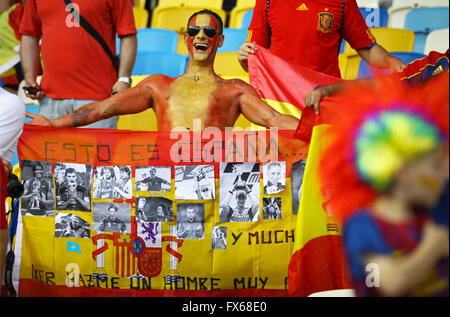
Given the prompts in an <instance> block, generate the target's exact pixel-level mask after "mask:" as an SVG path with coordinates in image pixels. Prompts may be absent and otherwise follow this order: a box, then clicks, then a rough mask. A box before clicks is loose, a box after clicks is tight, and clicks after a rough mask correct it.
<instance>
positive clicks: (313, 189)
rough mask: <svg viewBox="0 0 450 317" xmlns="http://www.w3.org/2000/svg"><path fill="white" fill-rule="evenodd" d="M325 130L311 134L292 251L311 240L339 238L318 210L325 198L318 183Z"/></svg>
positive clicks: (334, 225) (326, 216) (325, 141)
mask: <svg viewBox="0 0 450 317" xmlns="http://www.w3.org/2000/svg"><path fill="white" fill-rule="evenodd" d="M328 127H329V126H328V125H324V124H322V125H319V126H316V127H314V130H313V134H312V138H311V144H310V147H309V152H308V164H306V168H305V174H304V177H303V185H302V195H301V198H300V208H299V212H298V217H297V225H296V239H295V245H294V250H295V251H296V250H300V249H301V248H303V246H304V245H305V244H306V243H307V242H308V241H310V240H312V239H314V238H317V237H320V236H324V235H339V234H340V230H339V228H338V227H337V225H336V223H335V222H334V221H333V219H332V218H330V217H329V215H328V213H327V212H326V211H325V210H324V209H323V207H322V204H323V203H324V201H325V197H324V196H323V195H322V193H321V190H320V187H321V186H320V182H319V162H320V157H321V155H322V152H323V151H324V149H325V148H326V145H327V139H326V138H324V137H323V135H324V132H325V131H326V129H328Z"/></svg>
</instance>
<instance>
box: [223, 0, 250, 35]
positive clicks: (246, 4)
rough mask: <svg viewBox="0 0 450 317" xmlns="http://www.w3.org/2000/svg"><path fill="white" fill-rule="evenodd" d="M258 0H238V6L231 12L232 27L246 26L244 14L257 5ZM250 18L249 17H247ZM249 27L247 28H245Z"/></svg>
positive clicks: (230, 24)
mask: <svg viewBox="0 0 450 317" xmlns="http://www.w3.org/2000/svg"><path fill="white" fill-rule="evenodd" d="M255 2H256V0H237V1H236V6H235V7H234V8H233V9H232V10H231V12H230V23H229V27H230V28H245V26H244V23H243V22H244V16H245V15H246V14H247V12H248V11H249V10H252V9H253V8H254V7H255ZM246 19H248V17H246ZM245 29H247V28H245Z"/></svg>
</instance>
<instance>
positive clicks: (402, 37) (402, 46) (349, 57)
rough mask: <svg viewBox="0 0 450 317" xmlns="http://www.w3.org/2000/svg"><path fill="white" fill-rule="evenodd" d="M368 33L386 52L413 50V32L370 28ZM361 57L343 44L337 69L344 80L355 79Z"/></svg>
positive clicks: (346, 44) (347, 45)
mask: <svg viewBox="0 0 450 317" xmlns="http://www.w3.org/2000/svg"><path fill="white" fill-rule="evenodd" d="M370 31H371V32H372V34H373V35H374V36H375V38H376V39H377V43H378V44H380V45H381V46H382V47H384V48H385V49H386V50H387V51H388V52H412V51H413V48H414V40H415V35H414V32H412V31H410V30H405V29H395V28H371V29H370ZM360 62H361V57H360V56H359V55H358V53H357V52H356V50H354V49H353V48H351V46H350V45H349V44H348V42H347V43H345V49H344V53H343V54H340V56H339V68H340V69H341V76H342V78H344V79H355V78H356V77H357V76H358V69H359V63H360Z"/></svg>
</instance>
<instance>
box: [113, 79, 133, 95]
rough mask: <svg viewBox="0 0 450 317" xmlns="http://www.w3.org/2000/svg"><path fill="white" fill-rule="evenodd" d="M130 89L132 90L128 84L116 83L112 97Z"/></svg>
mask: <svg viewBox="0 0 450 317" xmlns="http://www.w3.org/2000/svg"><path fill="white" fill-rule="evenodd" d="M128 88H130V85H129V84H127V83H125V82H123V81H116V83H115V84H114V86H113V88H112V93H111V95H114V94H116V93H118V92H121V91H123V90H125V89H128Z"/></svg>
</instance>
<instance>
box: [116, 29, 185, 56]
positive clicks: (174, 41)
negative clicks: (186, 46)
mask: <svg viewBox="0 0 450 317" xmlns="http://www.w3.org/2000/svg"><path fill="white" fill-rule="evenodd" d="M137 32H138V33H137V43H138V46H137V51H138V53H139V52H172V53H176V52H177V47H178V33H177V32H176V31H173V30H166V29H155V28H145V29H137ZM116 53H117V55H119V53H120V39H119V38H118V37H116Z"/></svg>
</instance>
